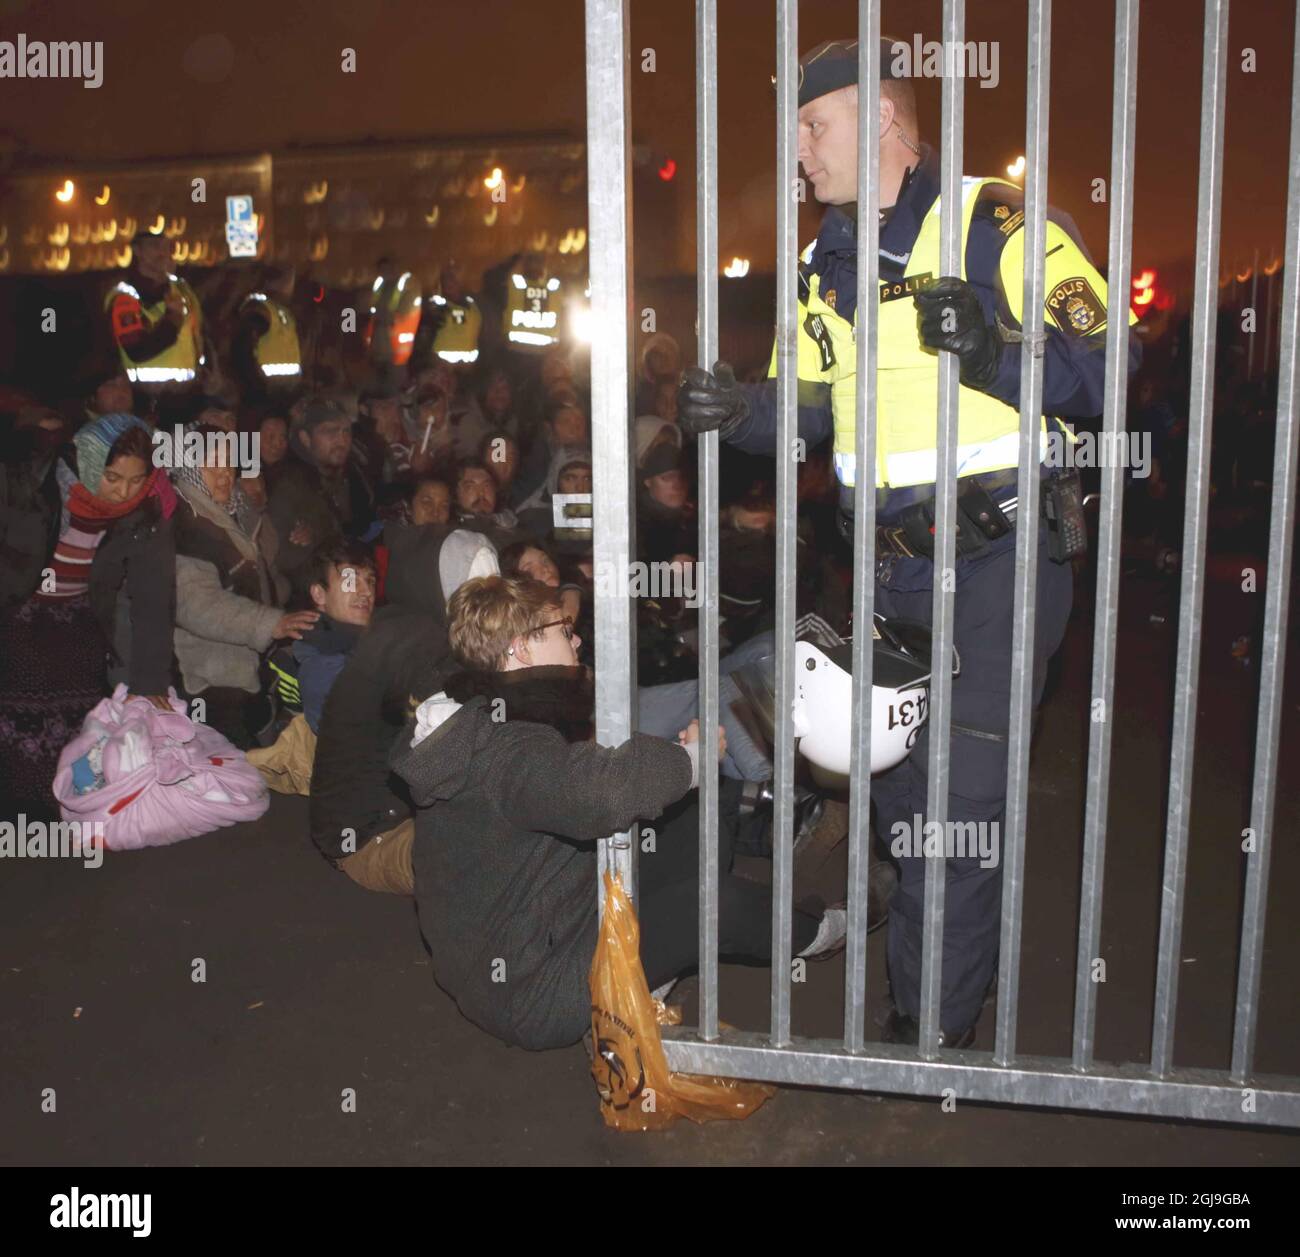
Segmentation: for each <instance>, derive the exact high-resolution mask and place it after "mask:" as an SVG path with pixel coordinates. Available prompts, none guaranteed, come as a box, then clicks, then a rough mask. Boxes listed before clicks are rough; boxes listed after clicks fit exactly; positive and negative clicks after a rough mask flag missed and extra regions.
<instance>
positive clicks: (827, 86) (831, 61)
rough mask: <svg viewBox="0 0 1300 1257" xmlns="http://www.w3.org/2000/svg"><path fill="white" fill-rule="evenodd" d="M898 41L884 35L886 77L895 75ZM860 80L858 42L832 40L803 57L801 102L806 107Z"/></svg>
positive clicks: (882, 64)
mask: <svg viewBox="0 0 1300 1257" xmlns="http://www.w3.org/2000/svg"><path fill="white" fill-rule="evenodd" d="M896 42H897V41H896V40H893V39H890V38H888V37H883V36H882V38H881V40H880V77H881V78H882V79H890V78H893V77H894V76H893V74H892V73H890V67H891V66H892V64H893V61H894V53H893V47H894V44H895V43H896ZM857 81H858V41H857V40H856V39H828V40H827V41H826V42H825V43H822V44H818V45H817V47H816V48H813V49H811V50H810V51H808V52H806V53H804V55H803V56H802V57H800V58H799V105H800V107H801V108H802V107H803V106H804V105H806V104H807V103H808V102H809V101H810V100H816V99H817V98H818V97H819V96H825V95H826V94H827V93H828V92H836V91H839V89H840V88H841V87H852V86H853V85H855V84H856V83H857ZM772 86H773V87H775V86H776V75H773V76H772Z"/></svg>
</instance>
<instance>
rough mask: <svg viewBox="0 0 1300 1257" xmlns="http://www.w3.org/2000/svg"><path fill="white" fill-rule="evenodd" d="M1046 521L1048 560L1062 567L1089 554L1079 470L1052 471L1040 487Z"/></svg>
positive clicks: (1086, 523)
mask: <svg viewBox="0 0 1300 1257" xmlns="http://www.w3.org/2000/svg"><path fill="white" fill-rule="evenodd" d="M1043 517H1044V518H1045V519H1046V520H1047V557H1048V558H1050V559H1051V560H1052V562H1053V563H1065V562H1068V561H1069V560H1070V559H1073V558H1077V557H1078V556H1079V555H1081V554H1087V552H1088V521H1087V520H1086V519H1085V518H1084V514H1083V485H1082V483H1081V481H1080V480H1079V473H1078V470H1077V469H1075V468H1073V467H1071V468H1069V469H1068V470H1058V471H1053V472H1052V474H1051V475H1050V476H1049V477H1048V478H1047V480H1046V481H1045V483H1044V485H1043Z"/></svg>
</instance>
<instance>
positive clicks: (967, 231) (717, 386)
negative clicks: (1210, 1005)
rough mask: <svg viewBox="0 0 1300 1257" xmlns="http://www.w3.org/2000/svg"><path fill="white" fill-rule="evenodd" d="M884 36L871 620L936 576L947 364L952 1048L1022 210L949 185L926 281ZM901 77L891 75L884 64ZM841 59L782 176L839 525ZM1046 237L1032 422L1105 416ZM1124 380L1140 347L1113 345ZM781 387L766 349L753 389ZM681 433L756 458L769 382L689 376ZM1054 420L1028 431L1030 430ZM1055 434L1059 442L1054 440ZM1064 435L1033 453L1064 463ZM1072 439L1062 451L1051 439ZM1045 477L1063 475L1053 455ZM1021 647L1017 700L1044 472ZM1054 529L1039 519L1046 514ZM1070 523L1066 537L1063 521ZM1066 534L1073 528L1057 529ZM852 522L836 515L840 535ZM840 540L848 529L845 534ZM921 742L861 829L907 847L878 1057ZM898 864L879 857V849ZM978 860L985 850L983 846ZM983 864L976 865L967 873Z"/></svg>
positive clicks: (915, 964) (1053, 557)
mask: <svg viewBox="0 0 1300 1257" xmlns="http://www.w3.org/2000/svg"><path fill="white" fill-rule="evenodd" d="M892 43H893V41H891V40H889V39H885V40H882V48H881V84H880V87H881V94H880V106H879V108H880V204H881V206H882V207H885V208H882V209H881V212H880V227H879V238H878V248H879V253H880V298H879V299H880V321H879V334H878V335H879V340H878V355H877V356H878V363H877V366H878V374H877V428H876V434H877V435H876V443H877V459H878V461H877V466H876V467H875V468H874V469H865V471H864V473H863V474H866V475H868V476H872V475H873V471H874V479H873V483H874V484H875V486H876V509H877V522H878V525H879V527H878V530H877V540H876V548H877V567H876V574H875V579H876V592H875V597H876V609H877V611H879V612H881V613H882V614H884V615H887V616H890V617H905V618H910V619H914V620H920V621H924V622H925V623H927V624H928V623H930V621H931V599H932V589H933V582H934V563H933V555H934V538H933V535H932V533H931V525H932V524H933V521H934V513H935V502H934V499H935V492H936V489H935V484H934V480H935V475H936V464H937V457H938V455H937V451H936V448H935V442H936V433H937V422H938V400H937V399H938V364H939V357H938V351H940V350H942V351H946V352H949V353H954V354H956V355H957V357H958V360H959V364H960V385H961V387H960V418H959V429H958V449H957V467H958V484H957V492H958V502H957V514H958V525H957V533H958V536H957V545H956V555H957V558H956V571H955V582H956V584H955V598H954V644H955V646H956V648H957V652H958V655H959V657H960V661H961V671H960V675H958V676H957V677H955V678H954V679H953V686H952V756H951V766H950V786H949V789H950V793H949V798H948V818H949V820H950V822H973V823H974V825H970V824H967V825H966V826H965V828H958V827H956V826H950V828H951V830H952V832H953V834H954V836H956V835H963V836H964V837H965V846H966V850H967V851H970V850H971V849H972V848H974V846H975V842H974V837H975V835H976V834H978V833H979V832H980V830H979V826H980V825H981V824H982V825H983V826H984V830H983V832H984V834H985V835H986V836H991V835H996V836H997V846H996V849H994V850H993V851H992V855H993V856H995V857H996V863H994V862H993V861H991V860H989V859H981V857H980V855H979V854H967V855H965V856H960V855H958V856H956V857H950V858H949V859H948V860H947V862H946V866H945V867H946V892H945V924H944V944H943V989H942V1002H941V1008H940V1027H941V1036H940V1044H941V1045H942V1046H947V1047H966V1046H969V1045H970V1044H971V1043H972V1042H973V1041H974V1036H975V1022H976V1020H977V1019H978V1017H979V1014H980V1009H981V1007H982V1004H983V1001H984V998H985V995H986V993H987V992H988V991H989V989H990V988H991V984H992V982H993V979H994V977H995V976H996V972H997V957H998V934H999V922H1000V910H1001V893H1002V869H1001V855H1002V827H1003V822H1004V820H1005V815H1006V776H1007V750H1008V722H1009V707H1010V686H1011V636H1012V616H1013V612H1014V576H1015V528H1016V527H1017V526H1019V527H1024V526H1025V525H1026V523H1028V522H1029V521H1025V520H1017V517H1016V513H1015V506H1016V499H1017V485H1016V479H1017V465H1018V462H1019V431H1020V416H1019V404H1020V345H1019V343H1018V342H1019V335H1018V333H1019V328H1020V315H1021V305H1022V301H1023V269H1022V268H1023V258H1024V237H1025V233H1024V230H1023V226H1024V213H1023V209H1022V200H1021V193H1020V191H1019V189H1017V188H1016V187H1014V186H1012V185H1010V184H1007V183H1005V182H1001V181H998V180H991V179H970V178H967V179H964V180H963V186H962V195H963V202H962V206H961V215H962V221H961V232H962V235H961V257H962V258H963V268H962V274H961V275H960V276H943V277H939V203H938V194H939V163H938V160H937V157H936V156H935V154H934V153H933V152H932V151H931V150H930V148H929V147H928V146H927V145H923V144H921V143H920V139H919V134H918V128H917V112H916V98H915V93H914V91H913V88H912V84H911V83H910V82H909V81H908V80H907V79H906V78H901V77H895V75H894V74H893V73H892V72H891V71H892V70H893V69H894V64H893V63H894V60H895V59H894V56H893V52H892V47H891V45H892ZM900 68H901V67H900ZM857 79H858V45H857V41H856V40H852V41H849V40H837V41H833V42H831V43H826V44H822V45H820V46H819V47H817V48H816V49H814V50H813V51H812V52H810V53H808V54H806V55H805V56H804V57H803V58H802V59H801V61H800V72H799V160H800V163H801V164H802V166H803V170H804V174H805V175H806V177H807V178H808V180H809V181H810V182H811V184H812V189H813V193H814V195H815V196H816V197H817V199H818V200H819V201H821V202H823V203H824V204H826V205H827V206H828V209H827V212H826V215H825V217H824V218H823V220H822V225H821V229H820V231H819V233H818V236H817V239H816V241H815V242H814V243H813V245H812V246H811V247H810V248H808V249H807V250H805V252H804V253H803V254H802V255H801V265H800V267H799V346H798V372H799V384H798V423H799V435H800V436H801V437H802V438H803V439H804V440H805V441H806V443H807V446H808V447H812V446H813V445H814V444H816V443H818V442H820V441H822V440H825V439H826V438H827V437H828V436H832V435H833V437H834V461H835V468H836V473H837V475H838V477H839V480H840V484H841V499H842V510H845V511H849V512H851V510H852V500H853V499H852V486H853V484H854V480H855V476H856V473H857V470H858V469H857V468H855V466H854V432H855V417H854V409H855V403H854V397H855V391H856V380H855V369H856V364H857V353H856V346H855V344H854V339H853V337H854V329H855V326H856V322H857V320H856V310H855V306H856V300H857V261H858V259H857V254H858V241H857V205H856V203H855V202H856V197H857V181H858V153H857V137H858V120H857V107H858V99H857V96H858V87H857ZM1048 217H1049V221H1048V224H1047V241H1046V255H1047V256H1046V291H1047V301H1046V314H1045V332H1046V342H1047V343H1046V352H1045V357H1044V381H1043V408H1044V411H1045V412H1046V414H1049V415H1054V416H1060V417H1063V418H1067V419H1069V418H1090V417H1093V416H1096V415H1098V414H1099V413H1100V412H1101V409H1102V394H1103V384H1104V377H1105V352H1104V350H1105V327H1106V283H1105V281H1104V279H1103V278H1102V277H1101V275H1100V274H1099V273H1098V271H1097V270H1096V268H1095V267H1094V266H1093V264H1092V262H1091V261H1090V259H1089V257H1088V254H1087V252H1086V250H1085V249H1084V246H1083V244H1082V242H1081V241H1080V239H1079V237H1078V234H1077V232H1076V230H1075V228H1074V225H1073V223H1072V222H1071V221H1070V220H1069V218H1068V217H1067V216H1065V215H1062V214H1059V213H1057V212H1055V211H1051V210H1049V215H1048ZM1130 347H1131V352H1130V364H1129V365H1130V373H1131V372H1132V371H1133V370H1136V368H1137V364H1138V359H1139V356H1140V351H1139V348H1138V345H1137V342H1136V341H1135V340H1134V341H1131V342H1130ZM775 373H776V354H775V351H774V352H773V357H772V367H771V370H770V372H769V375H773V376H774V375H775ZM679 409H680V422H681V425H682V427H683V428H685V429H686V430H687V431H690V432H694V433H699V432H706V431H711V430H713V429H717V430H718V432H719V433H720V435H721V437H722V438H723V439H724V440H725V441H727V442H729V443H730V444H733V445H736V446H739V447H740V448H741V449H743V450H747V451H749V452H751V453H763V452H766V453H773V452H774V450H775V445H776V432H777V394H776V387H775V382H774V380H771V379H769V380H767V381H764V382H763V383H762V384H757V385H741V384H737V383H736V381H735V377H734V374H733V373H732V371H731V368H730V367H728V366H727V365H726V364H725V363H718V364H715V366H714V370H713V372H712V373H709V372H707V371H704V370H702V369H700V368H698V367H693V368H691V369H689V370H688V371H687V373H686V376H685V379H684V382H683V384H682V386H681V390H680V395H679ZM1049 422H1050V421H1048V420H1044V425H1043V432H1044V434H1046V433H1047V431H1048V430H1049V429H1048V424H1049ZM1052 428H1053V429H1054V430H1055V432H1056V433H1058V434H1059V432H1060V430H1059V428H1058V427H1057V425H1054V424H1053V425H1052ZM1060 439H1061V438H1060V436H1059V435H1057V436H1054V439H1053V442H1052V445H1051V446H1050V447H1049V446H1048V444H1047V442H1046V440H1044V444H1043V449H1044V457H1045V460H1046V458H1047V455H1048V452H1049V448H1050V449H1052V450H1055V451H1057V452H1058V453H1059V450H1060V448H1061V446H1060V444H1059V442H1060ZM1067 439H1068V438H1067ZM1055 461H1057V462H1060V461H1062V460H1061V459H1059V458H1057V459H1056V460H1055ZM1042 473H1043V475H1044V476H1045V477H1046V478H1045V479H1044V481H1043V486H1042V497H1043V502H1044V518H1043V519H1042V520H1035V521H1032V523H1033V526H1034V527H1035V528H1036V529H1037V530H1038V535H1039V566H1038V598H1037V608H1038V610H1037V620H1036V639H1035V642H1034V702H1035V705H1036V704H1037V703H1038V701H1039V700H1040V698H1041V696H1042V688H1043V681H1044V674H1045V670H1046V665H1047V661H1048V659H1049V658H1050V657H1051V655H1052V654H1053V653H1054V652H1055V650H1056V649H1057V647H1058V646H1059V645H1060V643H1061V641H1062V639H1063V637H1064V635H1065V627H1066V621H1067V619H1068V617H1069V612H1070V603H1071V598H1072V592H1073V591H1072V573H1071V568H1070V566H1069V564H1068V562H1066V560H1067V559H1068V558H1069V557H1072V556H1071V548H1072V547H1071V544H1070V543H1069V541H1068V540H1067V530H1066V529H1065V528H1063V527H1062V526H1061V520H1060V517H1061V515H1062V513H1064V512H1067V511H1068V510H1069V508H1070V507H1071V506H1072V505H1074V504H1076V503H1077V496H1074V498H1073V502H1072V489H1075V488H1076V487H1077V475H1075V474H1073V473H1070V474H1069V475H1066V474H1061V473H1059V472H1057V471H1052V472H1051V474H1050V475H1049V468H1048V467H1047V466H1046V465H1044V467H1043V468H1042ZM1049 514H1052V515H1053V518H1052V519H1050V520H1049V519H1048V518H1047V516H1048V515H1049ZM1073 518H1074V521H1075V522H1077V521H1078V515H1077V512H1076V513H1075V515H1074V517H1073ZM1067 522H1068V521H1067ZM848 523H849V525H850V526H851V519H850V520H848ZM849 535H851V533H850V534H849ZM928 750H929V737H928V728H927V729H923V730H922V732H921V734H920V736H919V738H918V739H917V742H916V744H915V746H914V748H913V753H912V755H911V756H910V757H909V758H908V759H906V760H904V761H903V762H902V763H901V764H900V765H898V767H896V768H894V769H891V770H890V771H888V772H886V773H882V774H880V775H879V776H877V777H876V778H874V779H873V781H872V785H871V793H872V801H873V803H874V804H875V808H876V826H877V832H878V833H879V834H880V835H881V836H882V838H884V840H885V841H886V843H888V844H890V845H891V846H893V845H894V842H895V840H897V839H902V840H904V842H903V846H902V854H901V855H900V860H899V863H900V869H901V877H900V881H899V886H898V890H897V892H896V893H895V896H894V899H893V902H892V904H891V910H890V916H889V937H888V948H887V952H888V963H889V976H890V985H891V988H892V993H893V999H894V1005H895V1008H894V1010H893V1011H892V1013H891V1014H890V1017H889V1020H888V1021H887V1023H886V1024H885V1028H884V1038H885V1039H886V1041H888V1042H901V1043H916V1042H917V1039H918V1029H919V1027H918V1021H919V1014H920V979H921V934H922V906H923V901H924V878H925V861H924V858H923V856H922V854H921V848H920V845H919V844H920V842H921V840H922V834H923V832H924V830H923V828H922V829H921V832H920V833H918V832H917V830H918V826H917V823H916V822H917V819H918V818H920V819H921V820H922V821H924V818H925V811H926V777H927V772H928ZM897 850H898V849H897V848H896V851H897ZM987 850H988V848H987V847H986V851H987ZM985 864H988V865H989V867H982V865H985Z"/></svg>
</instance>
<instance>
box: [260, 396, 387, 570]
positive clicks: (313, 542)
mask: <svg viewBox="0 0 1300 1257" xmlns="http://www.w3.org/2000/svg"><path fill="white" fill-rule="evenodd" d="M351 452H352V421H351V419H350V417H349V416H348V414H347V412H346V411H345V410H344V409H343V407H342V406H341V405H340V404H339V403H338V402H336V401H333V400H331V399H329V398H325V397H313V398H311V399H310V400H309V401H308V402H307V404H306V406H305V408H304V409H303V410H302V411H301V412H300V413H299V414H297V415H296V416H295V417H294V420H293V425H292V429H291V432H290V437H289V454H288V456H287V457H286V458H285V459H284V467H283V470H282V471H280V472H279V473H278V474H277V479H276V483H275V486H274V488H273V489H272V490H271V495H270V503H269V507H268V510H269V513H270V516H271V522H272V523H273V524H274V525H275V531H276V535H277V536H278V537H279V539H280V549H279V552H278V555H277V566H278V567H279V569H280V572H281V574H282V575H284V576H286V577H288V579H289V582H290V584H291V585H293V586H294V588H295V589H296V590H297V592H299V593H300V594H301V593H305V592H306V586H305V583H304V582H305V579H306V568H307V563H308V561H309V560H310V558H311V556H312V555H313V554H314V553H315V551H316V549H317V547H318V546H321V545H325V544H328V543H330V542H333V541H342V540H360V539H362V538H363V537H365V536H366V534H367V531H368V530H369V528H370V526H371V524H372V523H373V522H374V504H373V501H372V498H371V495H370V491H369V488H368V487H367V485H366V482H365V478H364V477H363V476H362V475H361V473H360V472H359V471H358V470H357V469H356V468H355V467H354V466H353V465H352V462H351V459H350V455H351Z"/></svg>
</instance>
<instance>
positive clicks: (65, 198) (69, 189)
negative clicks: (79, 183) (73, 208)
mask: <svg viewBox="0 0 1300 1257" xmlns="http://www.w3.org/2000/svg"><path fill="white" fill-rule="evenodd" d="M76 191H77V189H76V187H75V186H74V185H73V182H72V180H71V179H65V180H64V181H63V187H61V188H60V189H59V190H58V191H57V192H56V193H55V194H54V199H55V200H56V201H62V202H63V204H64V205H66V204H67V203H68V202H69V201H70V200H72V198H73V196H74V195H75V194H76Z"/></svg>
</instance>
